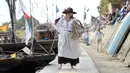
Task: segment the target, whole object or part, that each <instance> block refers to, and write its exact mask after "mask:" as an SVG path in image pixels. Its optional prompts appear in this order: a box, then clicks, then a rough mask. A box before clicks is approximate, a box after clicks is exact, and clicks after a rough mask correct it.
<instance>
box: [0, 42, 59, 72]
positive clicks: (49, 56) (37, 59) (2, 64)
mask: <svg viewBox="0 0 130 73" xmlns="http://www.w3.org/2000/svg"><path fill="white" fill-rule="evenodd" d="M34 43H35V42H34ZM38 43H39V44H40V45H41V46H42V47H44V49H45V50H46V51H48V52H49V51H50V49H52V50H53V51H54V52H53V51H50V53H47V52H46V51H45V50H44V49H43V48H42V47H39V46H38V44H36V43H35V44H34V45H33V47H34V48H33V49H34V50H33V51H34V52H35V53H34V54H33V55H31V56H29V55H27V54H25V53H24V52H23V51H22V53H24V54H22V55H23V57H22V58H19V59H18V58H6V59H1V60H0V73H35V71H36V70H38V69H39V68H43V67H44V66H46V65H47V64H48V63H49V62H51V61H52V60H54V59H55V56H56V54H57V40H45V41H38ZM52 44H53V46H52ZM25 46H26V45H25V43H8V44H0V47H1V48H2V50H3V51H4V53H5V54H7V55H9V56H10V54H12V53H15V52H17V51H19V50H21V49H22V48H24V47H25ZM27 47H28V48H30V47H31V44H29V45H27ZM20 53H21V52H20ZM1 54H2V53H1Z"/></svg>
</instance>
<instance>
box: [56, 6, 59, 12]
mask: <svg viewBox="0 0 130 73" xmlns="http://www.w3.org/2000/svg"><path fill="white" fill-rule="evenodd" d="M58 12H59V8H58V6H57V5H56V13H58Z"/></svg>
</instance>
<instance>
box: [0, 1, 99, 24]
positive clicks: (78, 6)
mask: <svg viewBox="0 0 130 73" xmlns="http://www.w3.org/2000/svg"><path fill="white" fill-rule="evenodd" d="M31 1H32V4H33V5H32V7H33V8H32V15H33V16H34V17H35V18H36V19H37V20H39V22H40V23H44V22H45V21H46V19H47V18H46V17H47V14H48V18H49V19H50V20H54V19H55V18H57V17H60V16H61V15H62V11H63V10H64V9H65V8H67V7H72V8H73V10H74V11H76V12H77V14H75V15H74V17H76V18H78V19H79V20H81V21H83V13H84V7H85V6H86V8H89V12H88V13H87V20H86V22H87V23H89V20H90V16H91V15H93V16H98V15H99V13H98V11H97V8H96V7H97V6H98V5H99V2H100V0H47V2H46V0H31ZM23 2H24V3H25V5H27V7H30V5H28V2H29V0H23ZM46 3H47V6H48V12H47V9H46ZM0 5H1V6H0V9H1V10H0V25H1V24H2V23H4V22H9V21H10V15H9V10H8V5H7V3H6V2H5V0H0ZM55 5H57V6H58V8H59V12H58V14H56V13H55V12H56V7H55ZM16 6H17V7H16V16H17V19H19V18H20V17H21V16H22V14H23V13H22V12H21V11H20V10H21V8H20V4H19V3H18V0H17V2H16Z"/></svg>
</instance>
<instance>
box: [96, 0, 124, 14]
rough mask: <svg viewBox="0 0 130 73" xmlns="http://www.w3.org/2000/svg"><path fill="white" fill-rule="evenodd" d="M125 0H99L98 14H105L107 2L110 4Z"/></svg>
mask: <svg viewBox="0 0 130 73" xmlns="http://www.w3.org/2000/svg"><path fill="white" fill-rule="evenodd" d="M123 1H126V0H101V1H100V6H98V9H99V8H100V9H99V10H100V11H99V12H100V14H101V15H105V13H106V11H107V8H108V4H109V3H112V4H120V3H121V2H123Z"/></svg>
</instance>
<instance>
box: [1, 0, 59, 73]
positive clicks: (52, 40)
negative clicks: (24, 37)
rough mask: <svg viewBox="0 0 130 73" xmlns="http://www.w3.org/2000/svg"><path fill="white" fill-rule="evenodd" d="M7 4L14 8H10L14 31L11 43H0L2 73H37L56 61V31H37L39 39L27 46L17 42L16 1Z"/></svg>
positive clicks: (8, 0) (31, 41) (33, 40)
mask: <svg viewBox="0 0 130 73" xmlns="http://www.w3.org/2000/svg"><path fill="white" fill-rule="evenodd" d="M7 3H8V5H9V6H12V7H9V9H10V17H11V21H12V23H11V24H12V30H11V32H10V33H11V35H12V39H10V40H11V42H7V43H0V73H35V71H36V70H38V69H40V68H43V67H44V66H45V65H47V64H48V63H49V62H51V61H52V60H54V59H55V56H56V54H57V43H58V40H57V38H56V37H55V31H48V30H44V29H43V30H44V31H41V30H40V31H37V38H33V39H32V40H30V41H29V43H28V44H27V45H26V44H25V42H15V41H14V39H15V38H14V32H13V31H14V21H13V20H14V19H13V18H14V14H13V13H14V12H13V8H14V7H13V6H14V3H15V2H14V0H12V2H11V1H10V0H7ZM11 8H12V9H11ZM39 27H40V26H39ZM44 27H46V26H44ZM46 28H47V27H46ZM1 30H2V29H1ZM37 30H38V29H37ZM4 34H6V33H4ZM1 35H2V34H1ZM46 35H48V36H46ZM4 36H5V35H4ZM46 37H47V38H46Z"/></svg>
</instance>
